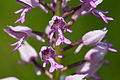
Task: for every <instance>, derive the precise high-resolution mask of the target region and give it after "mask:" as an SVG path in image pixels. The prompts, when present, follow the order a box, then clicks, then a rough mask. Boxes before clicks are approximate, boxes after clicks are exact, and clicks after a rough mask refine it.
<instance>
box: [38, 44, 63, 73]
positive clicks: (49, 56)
mask: <svg viewBox="0 0 120 80" xmlns="http://www.w3.org/2000/svg"><path fill="white" fill-rule="evenodd" d="M55 53H56V52H55V50H54V49H53V48H52V47H46V46H43V47H42V48H41V51H40V53H39V54H40V57H41V59H42V60H43V61H44V63H43V67H46V64H47V61H49V62H50V64H51V67H50V69H49V72H54V70H55V69H56V70H57V69H62V68H63V67H64V66H63V65H60V64H58V63H56V62H55V60H54V59H53V57H58V58H63V56H62V55H55Z"/></svg>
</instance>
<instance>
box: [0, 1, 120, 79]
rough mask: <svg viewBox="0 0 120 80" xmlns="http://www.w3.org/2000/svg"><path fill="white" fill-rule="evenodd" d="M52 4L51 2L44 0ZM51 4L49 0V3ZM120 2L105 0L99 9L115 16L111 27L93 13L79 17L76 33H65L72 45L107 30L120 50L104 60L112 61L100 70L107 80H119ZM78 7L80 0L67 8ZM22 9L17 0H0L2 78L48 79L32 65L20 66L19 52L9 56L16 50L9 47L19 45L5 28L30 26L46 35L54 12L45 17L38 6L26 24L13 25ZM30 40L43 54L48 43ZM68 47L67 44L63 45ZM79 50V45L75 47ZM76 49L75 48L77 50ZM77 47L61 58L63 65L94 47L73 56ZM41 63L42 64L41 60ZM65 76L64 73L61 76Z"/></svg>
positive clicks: (83, 49)
mask: <svg viewBox="0 0 120 80" xmlns="http://www.w3.org/2000/svg"><path fill="white" fill-rule="evenodd" d="M44 1H46V2H47V1H49V0H44ZM49 2H50V1H49ZM119 3H120V1H118V0H117V1H114V0H104V1H103V3H101V4H100V5H99V6H98V8H97V9H100V10H103V11H107V10H108V11H109V14H107V16H111V17H113V18H114V19H115V20H114V21H109V24H106V23H104V22H103V20H102V19H101V18H97V17H95V16H94V15H92V14H89V15H87V16H82V17H79V19H78V20H77V21H76V23H75V24H74V25H73V26H72V27H71V28H70V29H72V30H73V33H72V34H70V33H66V34H65V36H67V38H69V39H71V41H72V42H74V41H77V40H80V39H81V37H82V35H83V34H85V33H86V32H88V31H90V30H94V29H102V28H104V27H107V29H108V30H109V31H108V33H107V34H108V36H107V38H106V39H107V42H110V43H112V44H114V46H113V47H114V48H115V49H117V50H118V53H112V52H110V51H109V52H108V54H107V55H106V57H105V59H107V60H110V65H109V66H102V67H101V68H100V70H99V71H98V72H99V73H100V75H99V76H100V77H101V78H103V79H104V80H120V69H119V68H120V61H119V60H120V53H119V49H120V35H119V34H120V4H119ZM78 4H79V1H78V0H72V1H71V2H69V3H68V5H71V6H76V5H78ZM21 8H23V6H21V5H19V4H18V3H16V2H15V0H0V79H1V78H4V77H8V76H15V77H17V78H19V79H20V80H49V79H48V78H47V77H46V76H44V74H42V75H41V76H36V74H35V72H34V68H33V65H32V64H29V65H26V66H25V67H23V66H21V65H19V64H17V62H18V61H20V60H21V59H20V56H19V53H18V51H15V52H14V53H12V54H10V52H11V51H12V50H13V49H14V47H10V46H8V45H9V44H11V43H14V42H16V41H17V40H16V39H14V38H12V37H10V36H9V35H8V34H7V33H5V32H4V31H3V29H4V28H6V25H12V26H17V25H25V26H29V27H30V28H32V29H33V30H37V31H41V32H44V29H45V27H46V25H48V23H49V20H50V19H51V16H52V13H51V11H49V13H48V14H45V13H44V12H43V11H42V10H41V9H40V8H39V7H37V8H33V9H32V10H31V11H30V12H29V13H28V14H27V15H26V21H25V23H24V24H21V23H20V22H19V23H17V24H14V21H16V20H17V19H18V18H19V16H20V14H17V15H15V14H14V13H13V12H14V11H16V10H18V9H21ZM27 41H28V42H29V43H30V44H31V45H32V46H33V47H34V48H35V49H36V50H37V52H39V51H40V48H41V46H43V45H48V44H46V43H41V42H38V41H36V40H35V39H34V38H29V39H27ZM63 46H65V45H63ZM76 47H77V46H76ZM76 47H75V48H76ZM75 48H73V49H70V50H69V51H65V52H64V53H63V55H64V56H65V58H64V59H62V62H63V64H64V66H66V65H68V64H71V63H74V62H77V61H79V60H82V59H83V58H84V55H85V53H86V52H87V51H88V50H89V49H90V48H91V47H86V46H84V47H83V48H82V50H81V51H80V53H79V54H77V55H74V54H73V51H74V50H75ZM39 62H40V63H41V61H40V60H39ZM75 69H76V68H73V69H71V70H69V71H65V74H66V75H68V74H72V73H74V71H75ZM62 74H63V73H62Z"/></svg>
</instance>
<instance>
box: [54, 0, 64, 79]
mask: <svg viewBox="0 0 120 80" xmlns="http://www.w3.org/2000/svg"><path fill="white" fill-rule="evenodd" d="M61 4H62V1H61V0H57V10H56V16H61ZM55 36H56V38H58V34H57V33H56V34H55ZM55 51H56V55H60V54H61V52H60V46H56V47H55ZM55 60H56V62H57V63H58V64H59V63H61V60H60V59H59V58H55ZM59 79H60V70H58V71H55V72H54V74H53V80H59Z"/></svg>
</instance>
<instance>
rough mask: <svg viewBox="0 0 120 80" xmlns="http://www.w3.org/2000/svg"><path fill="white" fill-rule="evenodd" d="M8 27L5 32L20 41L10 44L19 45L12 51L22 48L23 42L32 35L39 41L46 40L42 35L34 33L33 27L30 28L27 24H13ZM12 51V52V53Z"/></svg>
mask: <svg viewBox="0 0 120 80" xmlns="http://www.w3.org/2000/svg"><path fill="white" fill-rule="evenodd" d="M7 27H8V29H4V31H5V32H7V33H8V34H9V35H10V36H12V37H13V38H15V39H18V40H19V41H17V42H16V43H14V44H10V46H15V45H17V47H16V48H15V49H14V50H13V51H12V52H14V51H15V50H17V49H18V48H20V46H21V44H22V42H23V41H24V40H25V39H26V38H28V37H30V36H32V37H34V38H36V39H37V40H39V41H42V42H45V40H44V39H42V38H41V37H40V36H38V35H36V34H34V33H32V29H30V28H29V27H27V26H16V27H12V26H7ZM12 52H11V53H12Z"/></svg>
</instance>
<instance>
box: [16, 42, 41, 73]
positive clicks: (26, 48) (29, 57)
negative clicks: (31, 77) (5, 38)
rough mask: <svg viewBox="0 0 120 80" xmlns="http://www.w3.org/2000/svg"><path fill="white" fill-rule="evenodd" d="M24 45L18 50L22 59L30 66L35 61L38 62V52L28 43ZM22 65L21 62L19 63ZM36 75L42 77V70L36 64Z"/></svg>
mask: <svg viewBox="0 0 120 80" xmlns="http://www.w3.org/2000/svg"><path fill="white" fill-rule="evenodd" d="M23 43H24V44H22V45H21V47H20V48H19V49H18V51H19V53H20V56H21V59H22V60H23V61H24V62H25V63H27V64H30V63H31V62H32V61H33V60H37V57H38V54H37V52H36V50H35V49H34V48H33V47H32V46H31V45H30V44H28V43H27V41H24V42H23ZM19 63H20V62H19ZM34 68H35V72H36V75H41V71H40V69H38V67H37V66H36V65H35V64H34Z"/></svg>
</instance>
